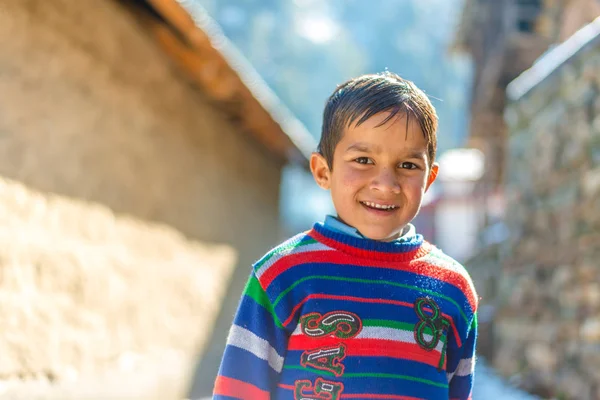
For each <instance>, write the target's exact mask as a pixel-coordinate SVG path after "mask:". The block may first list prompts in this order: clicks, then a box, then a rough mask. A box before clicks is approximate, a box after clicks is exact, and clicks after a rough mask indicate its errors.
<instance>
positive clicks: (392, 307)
mask: <svg viewBox="0 0 600 400" xmlns="http://www.w3.org/2000/svg"><path fill="white" fill-rule="evenodd" d="M436 129H437V115H436V112H435V109H434V108H433V106H432V104H431V102H430V101H429V99H428V98H427V96H426V95H425V94H424V93H423V92H422V91H421V90H419V89H418V88H417V87H416V86H415V85H414V84H413V83H412V82H410V81H406V80H404V79H402V78H400V77H399V76H397V75H395V74H392V73H389V72H385V73H383V74H377V75H365V76H361V77H358V78H355V79H352V80H350V81H348V82H346V83H345V84H343V85H341V86H340V87H338V88H337V89H336V90H335V92H334V93H333V94H332V95H331V97H330V98H329V100H328V101H327V104H326V107H325V111H324V117H323V130H322V136H321V141H320V143H319V149H318V152H317V153H314V154H313V155H312V157H311V162H310V166H311V171H312V173H313V176H314V178H315V180H316V182H317V184H318V185H319V186H320V187H322V188H324V189H327V190H330V192H331V197H332V200H333V204H334V206H335V210H336V212H337V216H336V217H333V216H328V217H327V219H326V220H325V222H324V223H317V224H315V225H314V227H313V229H311V230H310V231H308V232H305V233H302V234H299V235H297V236H295V237H293V238H292V239H290V240H288V241H286V242H284V243H283V244H281V245H280V246H278V247H276V248H275V249H273V250H271V251H270V252H269V253H268V254H267V255H265V256H264V257H263V258H262V259H261V260H259V261H258V262H257V263H256V264H255V265H254V267H253V271H252V274H251V276H250V279H249V281H248V284H247V286H246V289H245V291H244V295H243V297H242V300H241V303H240V306H239V309H238V312H237V315H236V316H235V320H234V324H233V326H232V328H231V331H230V333H229V337H228V341H227V348H226V350H225V354H224V356H223V361H222V364H221V368H220V370H219V375H218V377H217V380H216V383H215V391H214V399H232V398H235V399H295V400H300V399H304V400H312V399H327V400H337V399H469V398H470V396H471V386H472V381H473V371H474V350H475V340H476V337H477V317H476V309H477V296H476V293H475V290H474V288H473V284H472V282H471V279H470V278H469V275H468V273H467V272H466V271H465V269H464V268H463V267H462V266H461V265H459V264H458V263H457V262H456V261H454V260H453V259H451V258H450V257H448V256H446V255H444V254H443V253H442V252H441V251H440V250H438V249H437V248H435V247H434V246H432V245H431V244H429V243H428V242H426V241H424V240H423V237H422V236H421V235H418V234H416V233H415V228H414V226H413V225H411V224H410V222H411V221H412V219H413V218H414V217H415V216H416V215H417V213H418V211H419V207H420V206H421V202H422V199H423V195H424V193H425V191H426V190H427V189H428V188H429V186H430V185H431V184H432V183H433V181H434V180H435V178H436V175H437V172H438V165H437V164H436V163H435V162H434V160H435V151H436Z"/></svg>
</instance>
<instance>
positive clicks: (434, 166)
mask: <svg viewBox="0 0 600 400" xmlns="http://www.w3.org/2000/svg"><path fill="white" fill-rule="evenodd" d="M439 169H440V165H439V164H438V163H436V162H434V163H433V164H431V169H430V170H429V176H428V177H427V185H426V186H425V191H427V190H428V189H429V186H431V184H432V183H433V182H434V181H435V178H437V176H438V172H439Z"/></svg>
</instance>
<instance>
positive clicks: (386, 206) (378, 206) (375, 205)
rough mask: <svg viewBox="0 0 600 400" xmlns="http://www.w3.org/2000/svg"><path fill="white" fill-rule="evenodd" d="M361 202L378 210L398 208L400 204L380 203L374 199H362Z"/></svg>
mask: <svg viewBox="0 0 600 400" xmlns="http://www.w3.org/2000/svg"><path fill="white" fill-rule="evenodd" d="M360 204H362V205H363V206H365V207H367V208H370V209H373V210H377V211H394V210H395V209H397V208H398V206H396V205H393V204H379V203H374V202H372V201H361V202H360Z"/></svg>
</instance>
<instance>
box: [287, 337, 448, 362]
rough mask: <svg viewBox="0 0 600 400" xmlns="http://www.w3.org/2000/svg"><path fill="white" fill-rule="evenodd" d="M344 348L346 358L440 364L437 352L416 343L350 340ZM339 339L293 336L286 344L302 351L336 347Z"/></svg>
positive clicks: (290, 347)
mask: <svg viewBox="0 0 600 400" xmlns="http://www.w3.org/2000/svg"><path fill="white" fill-rule="evenodd" d="M350 340H351V342H352V344H348V345H347V346H346V355H347V356H366V357H391V358H398V359H402V360H412V361H417V362H420V363H423V364H427V365H431V366H433V367H437V366H438V364H439V362H440V352H439V351H426V350H423V349H422V348H421V347H419V345H418V344H416V343H405V342H399V341H396V340H385V339H356V338H354V339H350ZM338 344H340V339H339V338H335V337H323V338H311V337H308V336H304V335H294V336H292V337H291V338H290V341H289V343H288V350H295V351H298V350H300V351H302V350H310V349H316V348H322V347H329V346H336V345H338Z"/></svg>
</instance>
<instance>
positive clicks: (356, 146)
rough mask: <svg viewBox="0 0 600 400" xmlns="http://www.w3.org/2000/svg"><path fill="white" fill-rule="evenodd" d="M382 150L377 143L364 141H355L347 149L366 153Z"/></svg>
mask: <svg viewBox="0 0 600 400" xmlns="http://www.w3.org/2000/svg"><path fill="white" fill-rule="evenodd" d="M380 150H381V149H380V148H379V146H377V145H375V146H373V145H369V144H367V143H363V142H358V143H353V144H351V145H350V146H348V148H347V149H346V151H361V152H364V153H368V152H370V151H374V152H376V153H377V152H378V151H380Z"/></svg>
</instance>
